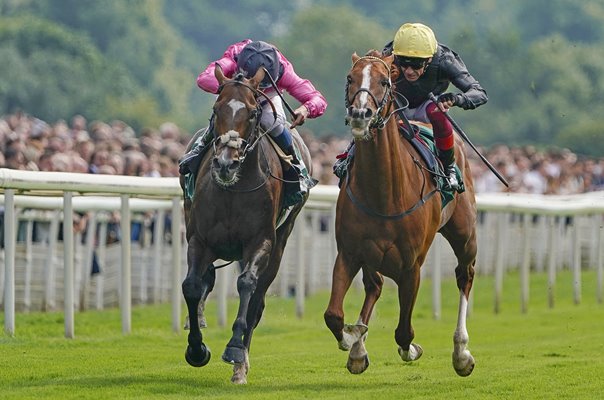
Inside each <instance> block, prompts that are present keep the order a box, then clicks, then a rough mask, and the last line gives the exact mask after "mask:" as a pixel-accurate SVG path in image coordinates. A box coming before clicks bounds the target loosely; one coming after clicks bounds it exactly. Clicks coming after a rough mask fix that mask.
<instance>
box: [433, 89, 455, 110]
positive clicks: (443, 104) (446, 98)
mask: <svg viewBox="0 0 604 400" xmlns="http://www.w3.org/2000/svg"><path fill="white" fill-rule="evenodd" d="M456 104H457V95H455V94H453V93H443V94H441V95H440V96H438V103H437V104H436V105H437V106H438V108H439V109H440V111H442V112H447V110H448V109H449V108H451V107H453V106H454V105H456Z"/></svg>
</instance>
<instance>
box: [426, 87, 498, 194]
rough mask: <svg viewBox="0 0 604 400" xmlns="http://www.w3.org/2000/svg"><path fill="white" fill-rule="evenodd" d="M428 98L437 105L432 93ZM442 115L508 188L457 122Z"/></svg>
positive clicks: (446, 115) (447, 114)
mask: <svg viewBox="0 0 604 400" xmlns="http://www.w3.org/2000/svg"><path fill="white" fill-rule="evenodd" d="M428 97H430V100H432V101H433V102H434V104H438V99H437V98H436V96H434V94H433V93H432V92H430V93H429V94H428ZM443 114H445V117H447V119H448V120H449V122H450V123H451V125H453V128H455V130H456V131H457V133H459V136H461V138H462V139H463V140H465V141H466V143H467V144H469V145H470V147H471V148H472V149H474V151H475V152H476V154H478V157H480V159H481V160H482V162H484V163H485V165H486V166H487V167H489V169H490V170H491V172H493V173H494V174H495V176H496V177H497V178H499V180H500V181H501V183H503V184H504V185H505V186H506V187H510V184H509V183H508V181H506V180H505V178H504V177H503V176H502V175H501V174H500V173H499V171H497V169H496V168H495V167H494V166H493V165H491V163H490V162H489V160H487V159H486V157H485V156H483V155H482V154H480V152H479V151H478V149H477V148H476V147H475V146H474V144H472V142H471V141H470V139H469V138H468V135H466V134H465V132H464V131H463V130H462V129H461V128H460V127H459V125H458V124H457V122H455V121H454V120H453V118H451V116H450V115H449V113H448V112H446V111H445V112H443Z"/></svg>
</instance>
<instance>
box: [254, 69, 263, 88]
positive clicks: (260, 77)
mask: <svg viewBox="0 0 604 400" xmlns="http://www.w3.org/2000/svg"><path fill="white" fill-rule="evenodd" d="M264 75H265V72H264V68H263V67H261V68H258V71H256V75H254V77H253V78H252V79H250V84H251V85H252V86H253V87H255V88H257V87H258V86H259V85H260V82H262V80H263V79H264Z"/></svg>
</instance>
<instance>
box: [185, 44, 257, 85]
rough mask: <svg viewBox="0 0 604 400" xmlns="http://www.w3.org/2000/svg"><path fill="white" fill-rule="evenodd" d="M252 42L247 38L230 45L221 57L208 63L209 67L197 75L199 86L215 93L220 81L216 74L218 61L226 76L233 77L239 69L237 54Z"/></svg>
mask: <svg viewBox="0 0 604 400" xmlns="http://www.w3.org/2000/svg"><path fill="white" fill-rule="evenodd" d="M250 42H251V40H250V39H246V40H243V41H241V42H239V43H235V44H232V45H230V46H229V47H228V48H227V49H226V51H225V52H224V54H223V55H222V57H221V58H220V59H218V60H216V61H213V62H211V63H210V65H208V66H207V68H206V69H205V70H204V71H203V72H202V73H201V74H199V76H198V77H197V86H199V88H200V89H202V90H205V91H206V92H209V93H214V94H215V93H216V92H217V91H218V81H217V80H216V77H215V76H214V70H215V69H216V63H218V64H220V67H222V72H223V73H224V75H225V76H226V77H228V78H230V77H232V76H233V74H234V73H235V71H236V70H237V62H236V61H235V56H236V55H237V54H239V53H240V52H241V49H243V48H244V47H245V45H246V44H248V43H250Z"/></svg>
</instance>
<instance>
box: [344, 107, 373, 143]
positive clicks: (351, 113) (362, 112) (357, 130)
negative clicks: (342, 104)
mask: <svg viewBox="0 0 604 400" xmlns="http://www.w3.org/2000/svg"><path fill="white" fill-rule="evenodd" d="M372 116H373V110H371V109H369V108H355V107H348V112H347V115H346V123H347V124H348V125H350V131H351V133H352V136H354V137H355V138H365V137H366V136H368V134H369V123H370V122H371V117H372Z"/></svg>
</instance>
